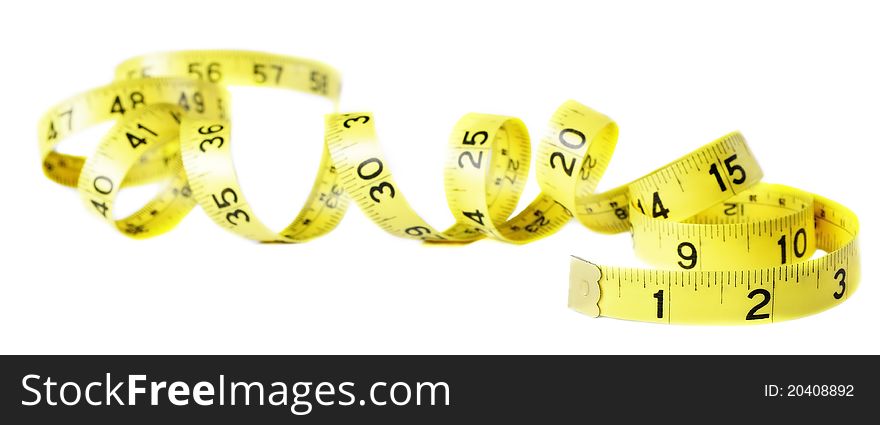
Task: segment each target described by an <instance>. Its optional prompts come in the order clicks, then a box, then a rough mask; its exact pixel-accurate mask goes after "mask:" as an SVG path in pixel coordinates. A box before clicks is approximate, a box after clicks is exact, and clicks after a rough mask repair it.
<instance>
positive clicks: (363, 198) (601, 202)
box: [39, 51, 859, 323]
mask: <svg viewBox="0 0 880 425" xmlns="http://www.w3.org/2000/svg"><path fill="white" fill-rule="evenodd" d="M116 77H117V78H116V80H117V81H116V82H114V83H112V84H110V85H108V86H105V87H101V88H98V89H94V90H92V91H89V92H86V93H83V94H80V95H78V96H74V97H72V98H70V99H68V100H65V101H63V102H61V103H59V104H58V105H57V106H55V107H53V108H51V109H50V110H49V112H47V113H46V114H45V116H44V117H43V118H42V120H41V121H40V124H39V141H40V152H41V156H42V158H43V170H44V173H45V174H46V175H47V176H48V177H49V178H50V179H52V180H54V181H56V182H58V183H60V184H62V185H66V186H76V187H78V189H79V192H80V194H81V196H82V198H83V200H84V202H85V204H86V206H87V208H89V209H91V210H93V211H94V212H96V213H97V214H98V215H99V216H101V217H103V218H104V219H105V220H107V221H109V222H111V223H113V225H115V226H116V227H117V228H118V229H119V230H120V231H121V232H123V233H124V234H126V235H128V236H131V237H134V238H145V237H151V236H155V235H158V234H161V233H164V232H166V231H168V230H170V229H172V228H173V227H174V226H175V225H176V224H177V223H178V222H179V221H180V220H181V219H182V218H183V217H184V216H185V215H186V214H187V213H188V212H189V211H190V210H191V209H192V208H193V207H194V206H195V205H196V204H198V205H200V206H201V208H202V209H203V210H204V211H205V212H206V213H207V214H208V215H209V216H210V217H211V218H212V219H213V220H214V221H215V222H216V223H217V224H218V225H220V226H221V227H223V228H226V229H227V230H230V231H232V232H234V233H236V234H239V235H241V236H244V237H246V238H249V239H253V240H256V241H260V242H303V241H307V240H309V239H312V238H315V237H318V236H321V235H323V234H325V233H327V232H329V231H331V230H332V229H334V228H335V227H336V225H337V224H338V223H339V221H340V220H341V219H342V216H343V214H344V212H345V209H346V207H347V203H348V200H349V199H351V200H354V201H355V202H356V203H357V204H358V206H359V207H360V208H361V209H362V210H363V211H364V212H365V213H366V214H367V216H368V217H369V218H370V219H371V220H373V221H374V222H375V223H376V224H377V225H379V226H380V227H381V228H383V229H385V230H386V231H387V232H389V233H391V234H393V235H395V236H399V237H404V238H409V239H418V240H423V241H428V242H431V243H462V242H472V241H476V240H478V239H481V238H485V237H488V238H493V239H498V240H501V241H505V242H511V243H526V242H529V241H532V240H536V239H538V238H541V237H544V236H547V235H550V234H552V233H554V232H555V231H557V230H559V229H560V228H561V227H562V226H563V225H564V224H566V223H567V222H568V221H569V220H570V219H571V218H572V217H576V218H577V219H578V220H579V221H580V222H581V223H582V224H583V225H585V226H587V227H589V228H591V229H594V230H596V231H600V232H606V233H616V232H623V231H631V232H632V237H633V244H634V248H635V251H636V254H637V255H639V256H640V257H641V258H643V259H645V260H646V261H648V262H649V263H652V264H654V265H656V266H658V267H659V268H660V269H652V270H644V269H632V268H620V267H607V266H598V265H594V264H592V263H589V262H587V261H583V260H580V259H577V258H573V259H572V264H571V281H570V291H569V305H570V306H571V307H572V308H574V309H575V310H577V311H580V312H582V313H585V314H588V315H591V316H600V315H601V316H608V317H617V318H623V319H631V320H641V321H649V322H658V323H764V322H772V321H778V320H785V319H789V318H794V317H800V316H804V315H808V314H812V313H815V312H818V311H821V310H823V309H826V308H829V307H832V306H834V305H836V304H837V303H839V302H842V301H843V300H845V299H846V298H847V297H848V296H849V295H850V293H852V292H853V291H854V290H855V289H856V286H857V284H858V281H859V257H858V249H857V245H856V234H857V233H858V220H857V218H856V217H855V215H854V214H853V213H852V212H851V211H849V210H848V209H846V208H845V207H843V206H841V205H839V204H837V203H834V202H832V201H830V200H827V199H825V198H822V197H819V196H816V195H813V194H809V193H805V192H802V191H800V190H797V189H794V188H790V187H786V186H781V185H770V184H765V183H760V180H761V177H762V171H761V168H760V166H759V165H758V163H757V161H756V160H755V158H754V156H753V155H752V153H751V151H750V150H749V148H748V145H747V144H746V141H745V139H744V138H743V137H742V135H741V134H739V133H731V134H728V135H726V136H724V137H722V138H720V139H718V140H716V141H714V142H712V143H709V144H708V145H705V146H703V147H701V148H700V149H698V150H696V151H694V152H692V153H690V154H688V155H685V156H684V157H682V158H680V159H678V160H676V161H674V162H672V163H670V164H669V165H667V166H664V167H662V168H660V169H658V170H656V171H654V172H652V173H649V174H647V175H646V176H644V177H642V178H640V179H637V180H635V181H634V182H632V183H630V184H627V185H624V186H622V187H619V188H616V189H613V190H610V191H607V192H605V193H601V194H596V193H594V192H595V188H596V186H597V184H598V182H599V179H600V178H601V177H602V175H603V173H604V172H605V170H606V168H607V166H608V164H609V162H610V160H611V156H612V154H613V152H614V148H615V145H616V143H617V132H618V130H617V126H616V124H615V123H614V122H613V121H612V120H611V119H609V118H608V117H606V116H604V115H602V114H600V113H598V112H596V111H594V110H592V109H590V108H588V107H586V106H584V105H581V104H579V103H577V102H575V101H568V102H566V103H564V104H563V105H562V106H561V107H560V108H559V109H558V110H557V111H556V112H555V113H554V114H553V116H552V118H551V120H550V126H549V127H550V129H549V131H548V133H547V135H546V136H545V137H544V138H543V139H542V140H541V142H540V144H539V146H538V152H537V176H538V182H539V185H540V187H541V190H542V192H541V194H540V195H539V196H538V197H537V198H536V199H534V200H532V202H531V203H530V204H528V206H526V207H525V208H524V209H523V210H522V211H521V212H519V213H518V214H516V215H513V213H514V212H515V210H516V207H517V204H518V203H519V197H520V195H521V193H522V190H523V187H524V185H525V182H526V179H527V177H528V170H529V166H530V161H531V157H532V155H531V143H530V140H529V133H528V130H527V129H526V127H525V125H524V124H523V123H522V121H520V120H519V119H517V118H513V117H505V116H497V115H488V114H474V113H472V114H468V115H465V116H464V117H463V118H462V119H461V120H460V121H459V122H458V123H457V124H456V125H455V128H453V130H452V133H451V135H450V137H449V142H448V143H449V155H448V157H447V159H446V166H445V171H444V183H445V188H446V199H447V204H448V205H449V209H450V211H451V212H452V214H453V216H454V217H455V224H454V225H452V226H451V227H449V228H447V229H436V228H434V227H432V226H431V225H430V224H428V223H427V222H426V221H424V220H423V219H422V218H421V217H420V216H419V215H418V214H417V213H416V212H415V211H414V210H413V209H412V208H411V207H410V206H409V204H408V203H407V201H406V199H405V198H404V196H403V193H402V192H401V190H400V189H399V188H398V187H397V184H396V182H395V181H394V179H393V176H392V174H391V170H390V167H389V165H388V164H387V161H385V158H384V156H383V154H382V151H381V149H380V147H379V144H378V141H377V137H376V132H375V127H374V123H375V118H374V117H373V115H372V114H369V113H346V114H340V113H332V114H329V115H327V117H326V121H325V127H326V129H325V144H324V154H323V156H322V159H321V164H320V168H319V172H318V176H317V177H316V179H315V183H314V185H313V187H312V191H311V193H310V194H309V196H308V198H307V200H306V202H305V205H304V206H303V208H302V210H301V211H300V213H299V214H298V215H297V216H296V217H295V218H294V219H293V221H291V222H290V224H289V225H288V226H287V227H285V228H284V229H282V230H280V231H274V230H272V229H269V228H268V227H267V226H265V225H264V224H262V223H261V222H260V221H259V219H258V218H257V216H256V214H255V212H254V211H253V209H252V208H251V206H250V205H249V204H248V203H247V201H246V199H245V196H244V193H243V192H242V190H241V187H240V186H239V184H238V179H237V177H236V174H235V169H234V167H233V163H232V157H231V154H230V145H231V143H232V142H231V140H230V134H231V121H230V117H229V116H228V114H227V112H226V108H227V106H228V105H229V94H228V93H227V91H226V89H225V86H228V85H251V86H268V87H277V88H282V89H290V90H296V91H301V92H305V93H310V94H314V95H317V96H322V97H325V98H327V99H329V100H331V101H332V102H333V103H334V105H335V104H336V102H337V101H338V99H339V94H340V87H341V83H340V77H339V73H338V72H337V71H336V70H334V69H333V68H331V67H329V66H327V65H324V64H322V63H320V62H315V61H312V60H307V59H301V58H294V57H287V56H278V55H271V54H265V53H257V52H243V51H183V52H171V53H162V54H153V55H147V56H141V57H137V58H133V59H130V60H128V61H125V62H123V63H122V64H121V65H120V66H119V67H118V68H117V71H116ZM110 120H115V125H114V127H113V128H112V129H111V130H110V131H109V132H108V133H107V134H106V135H105V137H104V138H103V139H102V141H101V143H100V144H99V147H98V149H97V151H96V152H95V154H94V155H92V156H90V157H89V158H82V157H77V156H72V155H66V154H63V153H60V152H57V151H56V150H55V148H56V146H57V145H58V143H59V142H60V141H61V140H62V139H63V138H65V137H66V136H68V135H70V134H73V133H74V132H76V131H79V130H82V129H84V128H86V127H89V126H91V125H94V124H97V123H100V122H104V121H110ZM150 182H162V183H163V186H162V189H161V190H160V191H159V192H158V194H157V195H156V196H155V197H154V198H153V199H152V200H151V201H150V202H148V203H147V204H146V205H145V206H144V207H142V208H141V209H140V210H138V211H137V212H135V213H134V214H132V215H130V216H128V217H124V218H116V217H114V216H113V214H112V211H113V201H114V199H115V197H116V195H117V194H118V192H119V190H120V189H121V188H123V187H126V186H131V185H137V184H143V183H150ZM511 216H512V217H511ZM816 249H821V250H824V251H826V253H827V254H825V255H823V256H820V257H818V258H814V259H811V258H812V257H813V253H814V251H815V250H816Z"/></svg>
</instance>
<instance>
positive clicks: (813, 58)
mask: <svg viewBox="0 0 880 425" xmlns="http://www.w3.org/2000/svg"><path fill="white" fill-rule="evenodd" d="M864 5H866V6H864V7H863V6H862V5H861V4H860V3H854V2H845V1H834V2H827V3H817V2H804V1H798V2H769V1H761V2H747V1H743V0H738V1H734V2H716V3H710V2H602V3H588V2H571V3H563V2H553V1H546V0H542V1H539V2H538V1H536V2H530V3H525V2H523V3H519V2H511V1H507V2H493V3H489V2H477V1H468V2H460V3H459V2H450V1H442V2H431V3H416V2H400V3H399V4H394V3H381V2H375V1H353V2H348V1H338V0H337V1H332V2H316V1H310V2H303V3H293V2H261V1H240V2H222V1H216V0H215V1H210V2H190V1H179V0H178V1H156V0H152V1H149V2H136V3H122V2H107V3H105V4H99V3H89V2H82V1H78V2H57V3H45V2H38V1H28V2H20V3H19V4H17V5H16V6H15V8H14V9H13V8H9V7H7V8H6V9H5V10H4V12H3V14H2V17H0V20H2V22H0V32H2V34H0V35H2V37H0V38H2V40H3V46H4V52H3V66H2V68H0V69H2V71H0V72H2V73H3V75H2V78H0V84H2V90H0V96H2V138H3V143H2V149H3V150H2V167H0V170H2V173H3V174H2V191H0V193H2V208H0V226H2V236H0V240H2V251H3V252H2V260H0V352H4V353H874V354H876V353H878V352H880V349H878V348H880V345H878V342H877V341H878V340H877V333H876V332H877V326H878V325H880V323H878V313H877V311H878V302H880V290H878V288H877V282H876V281H875V279H876V277H877V272H876V269H874V267H873V261H875V260H876V254H875V249H874V248H875V246H876V241H877V240H880V235H878V234H877V231H876V227H875V225H874V223H875V219H876V210H877V207H878V202H877V197H876V193H875V190H874V189H876V183H875V182H876V181H877V174H876V172H877V169H878V167H877V154H876V152H877V151H876V149H875V148H876V146H877V142H880V140H878V125H877V123H878V121H880V83H878V81H880V61H878V58H880V54H878V52H880V48H878V47H880V46H878V44H880V25H878V24H877V22H878V17H880V16H878V13H877V12H878V11H877V10H876V9H875V8H874V7H870V4H869V3H868V2H865V3H864ZM192 48H229V49H250V50H261V51H268V52H274V53H280V54H290V55H297V56H304V57H311V58H315V59H319V60H322V61H324V62H327V63H330V64H332V65H334V66H336V67H337V68H338V69H340V70H341V71H342V73H343V80H344V90H343V96H342V104H341V107H342V109H343V110H347V111H357V110H368V111H373V112H374V113H375V114H376V122H377V126H378V130H379V132H380V137H381V139H382V144H383V146H384V148H385V150H386V152H387V153H388V157H389V162H390V166H391V167H392V169H393V170H394V173H395V175H396V178H397V181H398V183H399V186H400V188H399V189H400V190H401V191H402V193H404V194H405V195H406V196H407V197H408V198H409V200H410V202H411V203H412V204H413V205H414V206H415V207H416V208H417V209H418V211H420V212H422V213H423V215H424V217H425V218H427V219H429V221H431V222H432V223H436V225H437V226H439V227H443V226H444V225H446V224H449V223H450V220H451V216H450V215H449V213H448V212H447V210H446V207H445V201H444V195H443V189H442V167H443V161H444V158H445V156H444V149H445V145H446V138H447V136H448V133H449V131H450V130H451V128H452V126H453V124H454V123H455V121H456V120H457V119H458V118H459V117H460V116H461V115H462V114H464V113H467V112H472V111H474V112H487V113H496V114H506V115H513V116H517V117H521V118H522V119H523V120H524V121H525V122H526V124H528V125H529V128H530V130H531V131H532V134H533V141H537V140H538V139H540V136H542V135H543V132H544V129H545V123H546V120H547V119H548V118H549V117H550V115H551V114H552V112H553V111H554V110H555V108H556V107H557V106H558V105H559V104H561V103H562V102H563V101H564V100H566V99H568V98H572V99H576V100H578V101H580V102H582V103H585V104H587V105H590V106H592V107H593V108H595V109H598V110H600V111H602V112H604V113H606V114H608V115H609V116H610V117H612V118H614V119H615V120H616V121H617V122H618V124H619V125H620V128H621V131H620V142H619V145H618V146H619V147H618V150H617V152H616V153H615V157H614V160H613V161H612V163H611V167H610V169H609V171H608V173H607V175H606V178H605V180H603V182H602V188H606V189H607V188H610V187H613V186H614V185H616V184H620V183H624V182H626V181H628V180H630V179H632V178H634V177H637V176H639V175H641V174H643V173H644V172H646V171H649V170H651V169H654V168H655V167H657V166H659V165H662V164H663V163H665V162H667V161H669V160H671V159H674V158H676V157H678V156H680V155H681V154H684V153H686V152H688V151H690V150H692V149H694V148H696V147H698V146H700V145H702V144H704V143H707V142H709V141H711V140H713V139H715V138H717V137H719V136H721V135H723V134H725V133H727V132H729V131H731V130H735V129H739V130H742V131H743V133H744V134H745V135H746V137H747V138H748V140H749V142H750V145H751V147H752V150H753V151H754V153H755V154H756V155H757V156H758V158H759V160H760V161H761V164H762V166H763V168H764V170H765V180H766V181H770V182H777V183H787V184H792V185H796V186H798V187H800V188H802V189H805V190H810V191H814V192H817V193H821V194H823V195H825V196H828V197H831V198H832V199H835V200H838V201H840V202H842V203H844V204H846V205H848V206H849V207H851V208H852V209H853V210H855V211H856V212H857V213H858V214H859V215H860V218H861V221H862V229H863V231H862V233H861V246H862V253H863V258H864V260H863V273H862V283H861V287H860V289H859V291H858V292H857V293H855V294H854V296H853V297H852V298H851V299H850V300H849V301H847V302H846V303H845V304H843V305H841V306H840V307H838V308H835V309H832V310H830V311H827V312H825V313H822V314H819V315H816V316H813V317H808V318H804V319H800V320H796V321H792V322H786V323H778V324H774V325H767V326H754V327H730V328H727V327H693V326H662V325H651V324H645V323H634V322H625V321H618V320H613V319H590V318H587V317H584V316H581V315H579V314H577V313H575V312H573V311H571V310H568V309H567V308H566V297H567V285H568V261H569V260H568V258H569V257H568V256H569V255H570V254H576V255H578V256H581V257H584V258H588V259H591V260H593V261H596V262H600V263H605V264H638V263H637V261H636V260H635V259H634V255H633V254H632V252H631V247H630V238H629V236H627V235H616V236H603V235H599V234H596V233H593V232H590V231H589V230H587V229H585V228H583V227H580V226H579V225H577V224H571V225H569V226H567V227H566V228H565V229H563V230H562V231H561V232H560V233H558V234H556V235H554V236H552V237H550V238H548V239H545V240H542V241H539V242H535V243H532V244H529V245H526V246H512V245H505V244H502V243H499V242H493V241H481V242H478V243H475V244H472V245H470V246H465V247H455V248H436V247H433V248H432V247H425V246H421V245H419V244H417V243H414V242H411V241H406V240H400V239H396V238H394V237H392V236H389V235H386V234H384V233H383V232H382V231H381V230H380V229H379V228H378V227H376V226H375V225H373V224H372V223H370V222H369V221H368V220H367V219H366V218H365V217H364V215H363V214H362V213H361V212H360V211H359V210H357V208H352V209H351V210H350V211H349V213H348V215H347V216H346V218H345V220H344V221H343V222H342V224H341V225H340V226H339V228H338V229H337V230H336V231H334V232H333V233H331V234H330V235H329V236H326V237H324V238H321V239H319V240H316V241H313V242H310V243H307V244H302V245H289V246H279V245H259V244H256V243H253V242H250V241H247V240H244V239H242V238H239V237H237V236H235V235H232V234H230V233H227V232H225V231H223V230H221V229H220V228H218V227H217V226H215V225H214V224H213V223H212V222H211V221H210V220H209V219H208V218H207V217H206V216H205V215H204V214H203V213H202V212H201V211H200V210H198V209H196V210H194V211H193V213H192V214H190V215H189V216H188V217H187V218H186V219H185V220H184V221H183V222H182V223H181V225H180V226H179V227H178V228H177V229H176V230H175V231H173V232H171V233H169V234H166V235H163V236H161V237H158V238H154V239H151V240H147V241H135V240H131V239H128V238H126V237H124V236H122V235H121V234H120V233H118V232H116V231H115V230H114V229H112V228H111V227H109V226H107V225H106V224H105V223H104V222H102V221H100V220H99V219H97V218H96V217H94V216H93V215H92V214H91V213H90V212H89V211H87V210H86V209H85V208H84V207H83V205H82V204H81V203H80V201H79V199H78V196H77V194H76V193H75V192H74V191H73V190H70V189H66V188H62V187H59V186H56V185H54V184H53V183H51V182H50V181H48V180H47V179H46V178H44V177H43V175H42V173H41V171H40V161H39V158H38V154H37V147H36V146H37V137H36V123H37V120H38V119H39V117H40V115H41V114H42V113H43V111H44V110H45V109H46V108H48V107H50V106H51V105H53V104H54V103H55V102H57V101H59V100H61V99H63V98H65V97H67V96H69V95H72V94H75V93H77V92H80V91H83V90H86V89H88V88H91V87H95V86H99V85H102V84H105V83H107V82H109V81H110V79H111V78H112V71H113V67H114V66H115V64H116V63H117V62H119V61H121V60H123V59H125V58H127V57H130V56H134V55H138V54H142V53H148V52H153V51H163V50H176V49H192ZM233 103H234V105H233V110H232V113H233V116H234V117H235V130H234V136H233V138H234V141H233V143H234V145H233V151H234V157H235V161H236V166H237V169H238V171H239V175H240V176H241V179H242V185H243V188H244V190H245V191H246V192H247V196H248V198H249V199H250V200H251V201H252V204H253V205H254V206H255V208H256V210H257V212H258V213H259V214H260V216H261V218H263V219H264V220H265V221H266V222H268V223H270V224H272V225H274V226H276V227H277V228H280V227H281V226H282V225H284V224H285V223H286V221H288V220H290V219H292V218H293V217H294V216H295V214H296V211H297V209H298V206H299V204H300V203H301V202H302V201H303V199H304V197H305V195H306V194H307V193H308V190H309V188H310V187H311V178H312V177H313V175H314V173H315V170H316V169H317V163H318V158H319V154H320V150H321V143H322V134H321V131H322V126H323V124H322V119H321V116H322V114H323V113H325V112H329V109H328V107H327V105H326V104H324V103H321V102H317V101H315V100H312V99H309V98H307V97H305V96H301V95H295V94H291V93H281V92H278V91H262V90H258V89H250V90H248V89H239V90H234V91H233ZM105 128H106V127H105ZM89 134H90V137H87V138H86V139H88V138H91V139H93V140H84V141H83V142H82V143H83V144H82V146H67V147H68V148H69V150H71V151H78V152H84V153H87V152H88V151H89V149H91V147H93V146H94V140H97V138H98V137H99V136H100V132H98V133H89ZM81 139H82V138H81ZM89 143H91V145H89ZM532 177H534V176H532ZM537 192H538V189H537V184H536V182H535V181H534V179H533V180H531V181H530V183H529V186H528V191H527V193H526V197H531V196H534V195H535V194H537ZM523 205H524V203H523Z"/></svg>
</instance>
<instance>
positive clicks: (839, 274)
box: [834, 268, 846, 300]
mask: <svg viewBox="0 0 880 425" xmlns="http://www.w3.org/2000/svg"><path fill="white" fill-rule="evenodd" d="M834 278H835V279H840V280H839V281H838V285H839V287H840V292H835V293H834V299H836V300H839V299H841V298H843V294H845V293H846V270H844V269H843V268H839V269H837V273H834Z"/></svg>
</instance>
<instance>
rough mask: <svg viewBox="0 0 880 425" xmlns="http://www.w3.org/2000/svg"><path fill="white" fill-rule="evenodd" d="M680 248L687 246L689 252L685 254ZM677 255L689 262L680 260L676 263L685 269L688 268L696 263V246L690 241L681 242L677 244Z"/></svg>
mask: <svg viewBox="0 0 880 425" xmlns="http://www.w3.org/2000/svg"><path fill="white" fill-rule="evenodd" d="M682 248H688V250H689V251H690V254H685V253H684V252H683V251H682ZM678 256H679V257H681V258H682V260H685V261H690V264H685V263H682V262H681V261H679V262H678V265H679V266H681V268H683V269H685V270H690V269H692V268H694V266H696V265H697V248H695V247H694V244H692V243H690V242H682V243H680V244H678Z"/></svg>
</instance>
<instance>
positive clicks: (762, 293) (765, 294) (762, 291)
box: [746, 288, 770, 320]
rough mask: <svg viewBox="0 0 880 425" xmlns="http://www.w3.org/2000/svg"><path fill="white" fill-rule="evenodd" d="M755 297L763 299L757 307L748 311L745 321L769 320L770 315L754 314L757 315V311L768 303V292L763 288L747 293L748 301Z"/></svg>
mask: <svg viewBox="0 0 880 425" xmlns="http://www.w3.org/2000/svg"><path fill="white" fill-rule="evenodd" d="M756 295H760V296H762V297H764V298H763V299H761V301H760V302H759V303H758V304H757V305H755V306H754V307H752V309H751V310H749V312H748V314H746V320H761V319H768V318H770V313H760V314H756V313H758V310H760V309H761V308H762V307H764V306H765V305H767V303H769V302H770V291H768V290H766V289H763V288H759V289H755V290H754V291H752V292H749V299H752V298H754V297H755V296H756Z"/></svg>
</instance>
